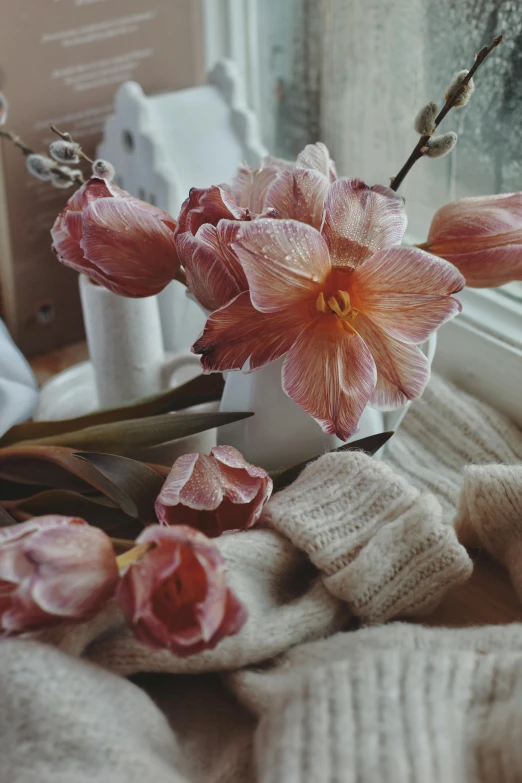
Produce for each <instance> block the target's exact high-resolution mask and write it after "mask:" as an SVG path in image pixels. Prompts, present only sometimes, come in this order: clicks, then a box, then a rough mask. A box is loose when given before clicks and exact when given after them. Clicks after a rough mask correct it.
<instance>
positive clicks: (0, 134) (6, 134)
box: [0, 128, 34, 156]
mask: <svg viewBox="0 0 522 783" xmlns="http://www.w3.org/2000/svg"><path fill="white" fill-rule="evenodd" d="M0 138H2V139H7V140H8V141H10V142H12V143H13V144H14V145H15V147H18V149H20V150H22V152H23V154H24V155H25V156H27V155H33V154H34V150H32V149H31V147H28V146H27V144H25V142H23V141H22V139H21V138H20V136H17V135H16V133H12V131H8V130H2V129H1V128H0Z"/></svg>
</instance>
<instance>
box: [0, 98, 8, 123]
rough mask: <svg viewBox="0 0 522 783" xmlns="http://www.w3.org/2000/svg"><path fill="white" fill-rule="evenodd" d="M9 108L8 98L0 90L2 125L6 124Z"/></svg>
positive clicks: (0, 119)
mask: <svg viewBox="0 0 522 783" xmlns="http://www.w3.org/2000/svg"><path fill="white" fill-rule="evenodd" d="M8 109H9V103H8V102H7V98H6V97H5V95H4V94H3V92H0V125H5V123H6V121H7V110H8Z"/></svg>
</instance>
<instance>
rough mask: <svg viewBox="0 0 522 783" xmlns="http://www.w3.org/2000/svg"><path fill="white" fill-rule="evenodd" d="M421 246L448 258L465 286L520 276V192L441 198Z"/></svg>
mask: <svg viewBox="0 0 522 783" xmlns="http://www.w3.org/2000/svg"><path fill="white" fill-rule="evenodd" d="M423 247H425V249H426V250H428V251H429V252H430V253H434V254H435V255H437V256H441V258H445V259H446V260H447V261H450V262H451V263H452V264H454V265H455V266H456V267H457V268H458V269H459V270H460V272H461V273H462V274H463V275H464V277H465V278H466V284H467V285H469V286H471V287H474V288H488V287H492V286H499V285H504V284H505V283H509V282H510V281H512V280H522V193H499V194H498V195H496V196H479V197H477V198H464V199H461V200H460V201H453V202H451V203H450V204H445V206H443V207H441V208H440V209H439V210H438V211H437V212H436V213H435V216H434V217H433V220H432V222H431V226H430V231H429V235H428V241H427V242H426V244H425V245H423Z"/></svg>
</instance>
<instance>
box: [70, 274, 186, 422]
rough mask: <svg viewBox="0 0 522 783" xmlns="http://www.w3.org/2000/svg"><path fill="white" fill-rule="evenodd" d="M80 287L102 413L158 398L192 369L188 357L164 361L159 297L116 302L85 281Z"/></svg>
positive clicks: (108, 293)
mask: <svg viewBox="0 0 522 783" xmlns="http://www.w3.org/2000/svg"><path fill="white" fill-rule="evenodd" d="M79 284H80V296H81V301H82V310H83V317H84V322H85V331H86V334H87V344H88V348H89V355H90V358H91V362H92V366H93V370H94V378H95V383H96V391H97V397H98V406H99V407H100V408H109V407H113V406H116V405H121V404H122V403H123V402H126V401H128V400H134V399H138V398H140V397H145V396H147V395H149V394H156V393H158V392H160V391H161V390H162V389H164V388H166V387H167V386H168V385H169V384H168V381H169V378H170V376H171V375H172V374H173V373H175V372H176V371H177V370H178V369H181V368H182V367H184V366H185V365H187V364H193V363H194V361H193V358H192V357H191V356H190V355H188V356H187V354H186V353H185V354H178V355H174V356H169V357H168V358H167V357H166V356H165V352H164V349H163V336H162V330H161V322H160V316H159V310H158V301H157V298H156V297H155V296H150V297H145V298H143V299H129V298H127V297H124V296H118V295H117V294H113V293H112V292H111V291H108V290H107V289H106V288H103V287H102V286H99V285H96V284H95V283H93V282H91V280H89V278H88V277H86V276H85V275H80V280H79Z"/></svg>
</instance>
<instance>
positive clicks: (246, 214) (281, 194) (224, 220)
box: [176, 143, 336, 311]
mask: <svg viewBox="0 0 522 783" xmlns="http://www.w3.org/2000/svg"><path fill="white" fill-rule="evenodd" d="M335 178H336V174H335V165H334V163H333V161H332V160H331V159H330V155H329V153H328V150H327V148H326V147H325V145H324V144H321V143H318V144H309V145H308V146H307V147H305V149H304V150H303V152H301V153H300V155H299V156H298V158H297V161H296V163H295V165H294V164H293V163H287V162H286V161H282V160H279V159H278V158H271V157H267V158H264V159H263V161H262V162H261V166H260V168H258V169H251V168H250V167H249V166H247V165H243V166H241V167H240V168H239V169H238V171H237V173H236V175H235V177H234V179H233V181H232V184H231V185H222V186H221V187H216V186H214V187H211V188H207V189H205V190H197V189H196V188H193V189H192V190H191V192H190V195H189V198H188V199H187V200H186V201H185V203H184V204H183V206H182V208H181V212H180V215H179V220H178V226H177V229H176V247H177V249H178V253H179V257H180V260H181V263H182V264H183V266H184V268H185V271H186V273H187V284H188V287H189V288H190V290H191V291H192V293H193V294H194V296H195V297H196V299H197V300H198V302H199V303H200V304H201V305H203V307H204V308H205V309H206V310H210V311H213V310H216V309H217V308H218V307H222V306H223V305H225V304H227V302H229V301H230V300H231V299H233V298H234V297H235V296H237V295H238V294H240V293H241V292H242V291H246V290H247V289H248V282H247V279H246V276H245V273H244V271H243V268H242V266H241V264H240V263H239V260H238V258H237V256H236V254H235V252H234V250H233V248H232V245H233V243H234V242H235V240H236V239H237V234H238V231H239V230H240V228H241V226H242V224H243V222H244V221H250V220H254V219H258V218H259V217H272V218H295V219H296V220H301V221H303V222H305V223H310V225H313V226H315V227H316V228H319V227H320V225H321V219H322V214H323V208H324V200H325V197H326V193H327V192H328V188H329V186H330V184H331V182H332V181H333V180H334V179H335Z"/></svg>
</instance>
